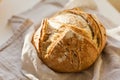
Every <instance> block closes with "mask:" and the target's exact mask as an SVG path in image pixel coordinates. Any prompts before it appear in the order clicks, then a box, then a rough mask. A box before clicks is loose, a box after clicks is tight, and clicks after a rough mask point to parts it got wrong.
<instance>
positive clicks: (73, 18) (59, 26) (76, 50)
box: [33, 8, 106, 72]
mask: <svg viewBox="0 0 120 80" xmlns="http://www.w3.org/2000/svg"><path fill="white" fill-rule="evenodd" d="M105 43H106V32H105V28H104V27H103V25H102V24H101V23H100V21H99V20H98V19H97V18H96V16H94V15H91V14H88V13H86V12H83V11H81V10H80V9H79V8H74V9H69V10H64V11H61V12H59V13H57V14H56V15H54V16H53V17H51V18H49V19H44V20H43V21H42V23H41V27H40V28H39V29H38V30H37V31H36V32H35V34H34V36H33V44H34V46H35V47H36V50H37V51H38V56H39V57H40V59H41V60H42V61H43V62H44V63H45V64H46V65H47V66H48V67H50V68H51V69H53V70H55V71H59V72H78V71H81V70H83V69H86V68H88V67H89V66H90V65H92V64H93V63H94V61H95V60H96V59H97V57H98V55H99V54H100V53H101V51H102V49H103V48H104V46H105Z"/></svg>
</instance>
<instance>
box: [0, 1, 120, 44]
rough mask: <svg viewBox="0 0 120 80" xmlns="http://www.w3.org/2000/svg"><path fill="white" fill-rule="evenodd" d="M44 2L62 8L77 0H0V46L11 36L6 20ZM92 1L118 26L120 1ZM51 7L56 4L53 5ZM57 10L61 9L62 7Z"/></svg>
mask: <svg viewBox="0 0 120 80" xmlns="http://www.w3.org/2000/svg"><path fill="white" fill-rule="evenodd" d="M45 1H46V2H47V1H48V2H57V3H60V5H59V6H64V5H66V4H67V2H69V1H77V0H0V45H1V44H3V43H5V41H7V40H8V39H9V37H10V36H11V35H12V34H13V32H12V30H11V27H10V26H9V25H7V22H8V20H9V19H10V18H11V17H12V16H13V15H18V14H22V13H24V12H26V11H29V10H32V8H33V7H34V6H36V5H37V6H38V4H39V3H42V2H45ZM80 1H86V0H80ZM91 1H92V0H91ZM93 1H94V2H95V3H96V5H97V8H98V10H99V12H100V13H101V14H102V15H104V16H105V17H107V18H108V19H110V20H111V21H113V22H114V23H115V24H118V25H119V23H120V21H119V19H120V16H119V15H120V13H119V12H120V0H93ZM40 5H42V4H40ZM53 5H56V4H55V3H53ZM44 6H45V5H44ZM47 6H48V5H47ZM42 8H43V6H41V9H39V10H41V11H44V12H45V11H46V13H47V14H49V13H48V11H50V9H49V7H47V8H45V9H46V10H44V8H43V9H42ZM34 9H35V8H34ZM59 9H62V7H61V8H59ZM30 14H31V12H30ZM32 15H38V16H39V14H32ZM25 16H28V13H25ZM30 16H31V15H29V17H30Z"/></svg>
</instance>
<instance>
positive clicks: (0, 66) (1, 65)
mask: <svg viewBox="0 0 120 80" xmlns="http://www.w3.org/2000/svg"><path fill="white" fill-rule="evenodd" d="M50 1H51V0H50ZM50 1H48V2H45V4H42V3H39V4H38V5H37V6H35V8H34V9H33V10H32V11H31V10H30V11H28V12H25V13H23V14H21V15H20V16H21V17H24V18H22V19H21V17H17V19H16V17H13V18H12V19H11V20H12V21H13V22H12V24H11V26H13V27H14V26H15V28H16V27H17V28H16V29H14V31H15V32H14V35H13V37H12V38H11V39H10V41H8V42H7V43H5V44H4V45H3V46H0V80H29V79H30V80H120V76H119V75H120V27H119V26H117V25H115V24H113V23H112V22H110V21H109V20H107V19H106V18H104V17H103V16H101V15H99V14H98V13H97V12H94V9H96V8H93V7H95V6H94V5H93V6H92V5H91V6H92V7H91V6H89V7H91V9H93V11H89V12H91V13H94V14H96V15H97V16H98V17H99V19H100V20H101V22H102V23H103V24H104V25H105V27H106V30H107V37H108V39H107V45H106V47H105V49H104V50H103V52H102V54H101V56H100V57H99V58H98V59H97V61H96V62H95V64H94V65H92V66H91V67H90V68H88V69H87V70H85V71H82V72H80V73H69V74H66V73H57V72H54V71H52V70H51V69H49V68H48V67H47V66H46V65H45V64H43V63H42V61H41V60H40V59H39V58H38V57H37V53H36V50H35V48H34V47H33V45H32V43H31V38H32V35H33V33H34V31H35V30H36V28H37V27H38V26H36V23H39V22H40V21H41V20H42V19H43V18H44V17H48V16H50V15H52V14H53V13H54V12H56V11H58V10H60V9H63V8H64V5H63V4H61V3H60V2H59V1H58V2H57V0H56V2H54V3H53V2H50ZM83 1H84V0H83ZM58 3H60V4H58ZM56 4H57V5H59V6H56ZM85 5H86V4H85ZM48 7H49V8H50V9H48ZM89 7H87V8H89ZM26 18H30V19H31V20H32V21H33V23H34V24H33V23H32V22H31V21H30V20H28V19H27V20H26ZM14 19H15V21H14ZM25 34H26V36H25ZM24 36H25V39H24ZM23 40H24V41H23ZM23 43H24V45H23ZM21 53H22V54H21Z"/></svg>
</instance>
